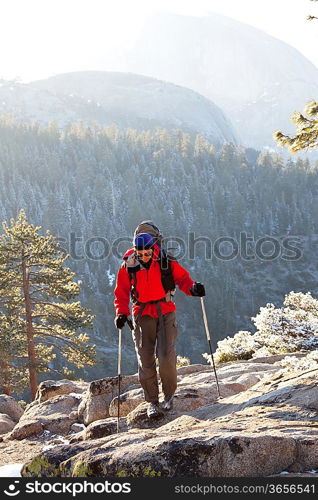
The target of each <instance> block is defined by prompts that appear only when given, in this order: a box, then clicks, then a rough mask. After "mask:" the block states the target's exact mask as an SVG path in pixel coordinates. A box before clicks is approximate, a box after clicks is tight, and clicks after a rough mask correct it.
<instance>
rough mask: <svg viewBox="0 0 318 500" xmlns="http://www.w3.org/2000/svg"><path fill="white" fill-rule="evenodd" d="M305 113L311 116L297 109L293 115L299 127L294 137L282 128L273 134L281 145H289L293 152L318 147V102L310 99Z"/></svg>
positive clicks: (292, 118) (292, 117)
mask: <svg viewBox="0 0 318 500" xmlns="http://www.w3.org/2000/svg"><path fill="white" fill-rule="evenodd" d="M304 113H305V114H307V115H308V117H309V118H307V117H305V116H304V115H303V114H301V113H300V112H299V111H295V112H294V113H293V114H292V116H291V120H292V121H293V122H294V123H295V125H296V127H297V128H296V134H295V135H294V136H293V137H289V136H288V135H284V134H283V133H282V132H281V131H280V130H278V131H276V132H275V133H274V134H273V137H274V139H275V141H276V142H277V143H278V144H279V145H280V146H283V147H287V148H288V149H289V151H290V152H291V153H296V152H297V151H302V150H304V149H306V150H308V149H314V148H317V147H318V102H316V101H310V102H309V103H308V104H307V105H306V107H305V110H304Z"/></svg>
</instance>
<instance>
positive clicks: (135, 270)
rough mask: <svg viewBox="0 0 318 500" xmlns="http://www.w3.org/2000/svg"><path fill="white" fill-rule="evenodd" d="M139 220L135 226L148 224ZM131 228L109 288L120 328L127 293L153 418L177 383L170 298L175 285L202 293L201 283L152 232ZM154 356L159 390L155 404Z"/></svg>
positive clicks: (168, 404)
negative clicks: (129, 240) (130, 245)
mask: <svg viewBox="0 0 318 500" xmlns="http://www.w3.org/2000/svg"><path fill="white" fill-rule="evenodd" d="M146 223H147V221H146ZM143 224H144V223H141V225H140V227H146V228H148V227H149V226H148V225H147V224H146V225H143ZM138 227H139V226H138ZM153 227H154V228H155V229H156V230H158V228H157V227H156V226H155V225H154V224H153V225H152V226H150V229H151V231H149V232H153V230H152V228H153ZM137 229H138V228H137ZM136 231H137V230H136ZM136 231H135V235H134V239H133V248H130V249H129V250H127V252H126V253H125V255H124V257H123V263H122V265H121V267H120V269H119V271H118V274H117V279H116V286H115V289H114V295H115V300H114V306H115V309H116V317H115V326H116V328H118V329H121V328H123V326H124V325H125V323H126V321H127V320H128V322H129V321H130V318H129V316H130V310H129V300H130V298H131V300H132V304H133V305H132V318H133V330H132V335H133V339H134V343H135V349H136V354H137V359H138V376H139V381H140V384H141V386H142V388H143V390H144V396H145V400H146V401H147V402H149V406H148V408H147V416H148V417H149V418H152V417H157V416H159V415H161V414H162V412H161V411H160V407H161V408H162V409H163V410H170V409H171V408H172V406H173V395H174V393H175V390H176V387H177V368H176V361H177V356H176V350H175V341H176V338H177V336H178V326H177V322H176V312H175V311H176V305H175V303H174V302H173V300H172V298H173V294H174V291H175V285H178V287H179V289H180V290H181V291H182V292H184V293H185V294H186V295H189V296H191V295H192V296H197V297H203V296H204V295H205V289H204V286H203V285H202V284H201V283H199V282H195V281H193V280H192V279H191V277H190V275H189V272H188V271H187V270H186V269H185V268H183V267H182V266H181V265H180V264H179V263H178V262H177V260H176V259H175V258H174V257H173V256H171V255H169V254H167V253H166V251H165V250H164V249H163V248H161V246H160V244H158V240H157V238H156V237H155V236H154V235H152V234H149V232H141V233H138V232H136ZM158 231H159V230H158ZM155 234H156V233H155ZM156 357H157V358H158V360H159V374H160V379H161V383H162V391H163V394H164V400H163V401H162V402H161V404H160V405H159V387H158V379H157V370H156Z"/></svg>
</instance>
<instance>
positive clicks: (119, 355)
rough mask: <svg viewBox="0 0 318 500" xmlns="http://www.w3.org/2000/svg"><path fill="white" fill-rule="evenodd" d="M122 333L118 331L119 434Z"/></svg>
mask: <svg viewBox="0 0 318 500" xmlns="http://www.w3.org/2000/svg"><path fill="white" fill-rule="evenodd" d="M121 331H122V329H121V328H119V329H118V406H117V434H118V433H119V413H120V379H121V373H120V372H121Z"/></svg>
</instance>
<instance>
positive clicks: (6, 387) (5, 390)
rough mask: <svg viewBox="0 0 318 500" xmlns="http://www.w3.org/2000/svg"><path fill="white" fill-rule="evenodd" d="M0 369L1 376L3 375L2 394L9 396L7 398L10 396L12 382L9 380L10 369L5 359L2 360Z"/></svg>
mask: <svg viewBox="0 0 318 500" xmlns="http://www.w3.org/2000/svg"><path fill="white" fill-rule="evenodd" d="M0 368H1V374H2V391H1V392H2V394H7V396H10V380H9V374H8V368H9V365H8V363H7V361H4V360H3V359H2V360H0Z"/></svg>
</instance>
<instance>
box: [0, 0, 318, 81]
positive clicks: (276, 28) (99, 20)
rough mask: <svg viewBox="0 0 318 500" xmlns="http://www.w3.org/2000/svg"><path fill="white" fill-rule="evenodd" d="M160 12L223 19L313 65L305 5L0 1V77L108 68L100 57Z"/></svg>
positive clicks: (309, 10) (200, 0)
mask: <svg viewBox="0 0 318 500" xmlns="http://www.w3.org/2000/svg"><path fill="white" fill-rule="evenodd" d="M159 9H160V10H168V11H172V12H177V13H180V14H185V15H202V14H205V13H207V12H219V13H221V14H225V15H228V16H229V17H232V18H234V19H237V20H239V21H242V22H245V23H247V24H251V25H253V26H256V27H257V28H260V29H262V30H263V31H265V32H267V33H269V34H270V35H273V36H275V37H276V38H279V39H281V40H284V41H285V42H287V43H289V44H290V45H292V46H293V47H295V48H297V49H298V50H299V51H300V52H302V53H303V54H304V55H305V56H306V57H307V58H308V59H310V60H311V61H312V62H313V63H314V64H315V65H316V66H317V67H318V51H317V47H318V20H314V21H307V20H306V17H307V15H308V14H313V15H317V16H318V2H317V3H316V2H313V1H310V0H0V78H1V77H2V78H16V77H19V78H21V79H22V80H23V81H29V80H33V79H37V78H45V77H48V76H50V75H53V74H57V73H63V72H67V71H79V70H92V69H95V70H107V69H108V68H107V67H105V66H104V65H102V63H101V61H102V60H103V59H104V58H103V57H102V56H103V54H106V53H107V52H108V51H111V50H112V49H114V48H116V47H119V46H121V45H122V44H126V45H130V44H131V43H132V42H133V41H134V40H135V39H136V38H138V34H139V31H140V29H141V27H142V24H143V23H144V21H145V19H146V17H147V15H149V14H151V13H152V12H153V11H155V10H159ZM104 60H105V59H104Z"/></svg>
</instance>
